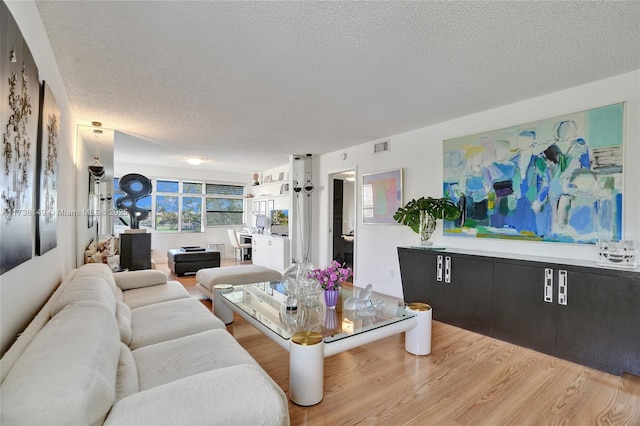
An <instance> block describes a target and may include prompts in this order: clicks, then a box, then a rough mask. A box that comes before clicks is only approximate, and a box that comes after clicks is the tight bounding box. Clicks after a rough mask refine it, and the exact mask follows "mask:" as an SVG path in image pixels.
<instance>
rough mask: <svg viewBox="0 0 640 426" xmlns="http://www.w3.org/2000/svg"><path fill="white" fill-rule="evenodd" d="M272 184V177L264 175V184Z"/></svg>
mask: <svg viewBox="0 0 640 426" xmlns="http://www.w3.org/2000/svg"><path fill="white" fill-rule="evenodd" d="M269 182H271V175H264V176H263V177H262V183H269Z"/></svg>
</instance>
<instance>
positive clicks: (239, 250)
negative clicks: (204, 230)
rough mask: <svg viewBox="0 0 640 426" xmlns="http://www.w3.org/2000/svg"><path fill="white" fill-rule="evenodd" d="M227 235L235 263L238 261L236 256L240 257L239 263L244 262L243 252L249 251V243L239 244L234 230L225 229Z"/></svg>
mask: <svg viewBox="0 0 640 426" xmlns="http://www.w3.org/2000/svg"><path fill="white" fill-rule="evenodd" d="M227 233H228V234H229V241H231V246H232V247H233V251H234V255H235V258H236V262H237V260H238V255H240V262H244V250H245V249H250V248H251V243H241V242H240V239H239V238H238V234H237V233H236V231H235V230H234V229H227Z"/></svg>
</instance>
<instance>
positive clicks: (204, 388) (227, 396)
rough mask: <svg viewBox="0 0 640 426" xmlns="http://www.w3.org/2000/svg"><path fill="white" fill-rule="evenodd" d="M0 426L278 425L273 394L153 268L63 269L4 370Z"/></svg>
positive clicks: (282, 401)
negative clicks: (66, 271) (64, 272)
mask: <svg viewBox="0 0 640 426" xmlns="http://www.w3.org/2000/svg"><path fill="white" fill-rule="evenodd" d="M0 367H1V379H2V384H1V386H0V394H1V406H0V407H1V418H0V424H2V425H3V426H5V425H6V426H9V425H20V424H23V425H37V424H51V425H53V424H55V425H95V424H107V425H178V424H192V425H195V424H209V425H211V424H224V425H241V424H245V425H258V424H267V425H286V424H289V412H288V400H287V397H286V395H285V394H284V392H283V391H282V389H280V387H278V385H277V384H276V383H275V382H274V381H273V380H272V379H271V378H270V377H269V375H268V374H267V373H266V372H265V371H264V370H263V369H262V368H261V367H260V366H259V365H258V364H257V363H256V362H255V360H254V359H253V358H252V357H251V356H250V355H249V353H248V352H246V351H245V350H244V349H243V348H242V347H241V346H240V345H239V344H238V342H236V340H235V339H234V338H233V336H231V334H229V333H228V332H227V331H226V329H225V326H224V324H223V323H222V322H221V321H220V320H218V319H217V318H216V317H214V316H213V315H212V314H211V312H209V310H208V309H206V307H204V305H202V304H201V303H200V302H199V301H197V300H196V299H193V298H191V297H190V296H189V294H188V292H187V291H186V290H185V289H184V287H183V286H182V285H181V284H180V283H178V282H176V281H167V277H166V275H164V274H163V273H162V272H160V271H155V270H145V271H132V272H121V273H116V274H112V273H111V271H110V269H109V267H108V266H107V265H104V264H87V265H84V266H82V267H81V268H79V269H77V270H74V271H72V272H71V273H70V274H69V275H68V276H67V277H66V278H65V279H64V281H63V282H62V284H61V285H60V286H59V288H58V289H57V290H56V292H55V293H54V294H53V295H52V296H51V298H50V299H49V300H48V301H47V303H46V304H45V306H44V307H43V308H42V310H41V311H40V312H39V313H38V315H37V316H36V317H35V318H34V320H33V321H32V322H31V324H29V326H28V327H27V329H26V330H25V332H24V333H22V335H21V336H20V337H19V338H18V340H17V341H16V342H15V343H14V344H13V346H12V347H11V348H10V349H9V350H8V351H7V352H6V354H5V355H4V356H3V358H2V360H1V363H0Z"/></svg>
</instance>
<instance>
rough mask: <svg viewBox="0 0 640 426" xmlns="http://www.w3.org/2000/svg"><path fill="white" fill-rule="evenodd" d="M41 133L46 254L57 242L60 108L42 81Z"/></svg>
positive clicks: (41, 226) (39, 238)
mask: <svg viewBox="0 0 640 426" xmlns="http://www.w3.org/2000/svg"><path fill="white" fill-rule="evenodd" d="M40 100H41V102H40V129H39V132H38V137H39V141H38V209H37V211H38V215H37V218H38V219H37V221H36V253H37V254H38V255H43V254H45V253H46V252H48V251H49V250H51V249H52V248H55V247H56V245H57V239H56V217H57V210H58V191H57V178H58V136H59V130H60V109H59V108H58V104H57V103H56V99H55V98H54V96H53V93H51V89H50V88H49V86H48V85H47V83H46V82H43V83H42V94H41V98H40Z"/></svg>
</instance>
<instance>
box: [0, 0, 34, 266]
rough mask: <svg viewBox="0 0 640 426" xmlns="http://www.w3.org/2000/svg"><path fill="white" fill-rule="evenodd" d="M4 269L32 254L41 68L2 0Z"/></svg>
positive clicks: (0, 246) (0, 229) (0, 259)
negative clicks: (38, 66)
mask: <svg viewBox="0 0 640 426" xmlns="http://www.w3.org/2000/svg"><path fill="white" fill-rule="evenodd" d="M0 26H1V27H2V38H1V40H0V105H1V106H0V123H2V125H1V129H2V160H1V161H0V163H1V165H0V191H1V197H2V199H1V201H0V202H1V205H2V219H1V220H0V234H2V238H1V239H0V273H2V274H3V273H5V272H7V271H9V270H11V269H13V268H15V267H16V266H18V265H20V264H21V263H23V262H25V261H27V260H29V259H31V256H32V253H33V235H32V225H33V221H34V215H35V209H34V197H33V192H34V186H35V185H34V175H35V148H36V142H37V134H38V106H39V96H40V85H39V80H38V69H37V67H36V64H35V62H34V60H33V57H32V56H31V52H30V51H29V47H28V46H27V44H26V42H25V40H24V38H23V37H22V33H21V32H20V29H19V28H18V25H17V24H16V22H15V20H14V19H13V16H11V13H10V12H9V9H8V8H7V6H6V4H5V3H4V2H2V3H0Z"/></svg>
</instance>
